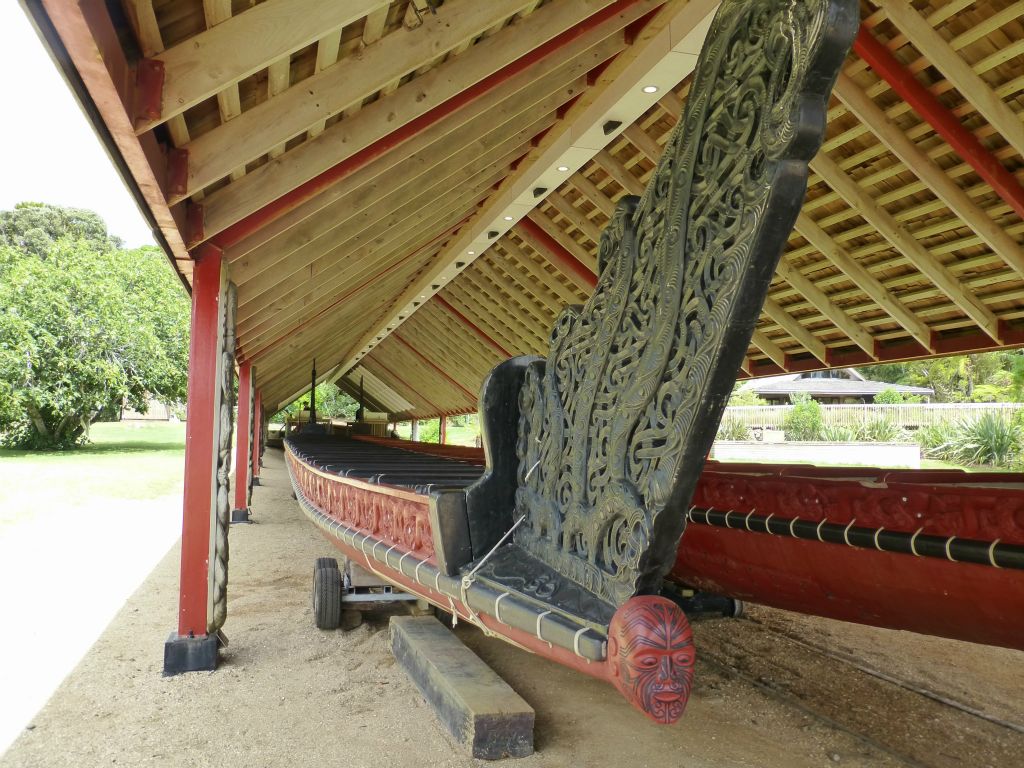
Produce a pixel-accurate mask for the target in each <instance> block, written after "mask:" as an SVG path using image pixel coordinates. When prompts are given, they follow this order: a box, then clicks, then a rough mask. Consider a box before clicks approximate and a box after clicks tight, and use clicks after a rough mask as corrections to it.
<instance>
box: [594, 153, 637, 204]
mask: <svg viewBox="0 0 1024 768" xmlns="http://www.w3.org/2000/svg"><path fill="white" fill-rule="evenodd" d="M594 161H595V162H596V163H597V164H598V165H600V166H601V167H602V168H603V169H604V170H605V172H606V173H607V174H608V175H609V176H611V177H612V178H613V179H614V180H615V183H616V184H618V185H619V186H620V187H622V188H623V189H624V190H626V194H628V195H637V196H638V197H639V196H640V195H642V194H643V193H644V185H643V182H641V181H640V179H638V178H637V177H636V176H634V175H633V174H632V173H630V172H629V170H628V169H627V168H626V166H624V165H623V164H622V163H620V162H619V161H618V160H617V159H615V157H614V156H613V155H612V153H611V152H609V151H608V150H607V149H602V150H601V151H600V152H598V153H597V154H596V155H594Z"/></svg>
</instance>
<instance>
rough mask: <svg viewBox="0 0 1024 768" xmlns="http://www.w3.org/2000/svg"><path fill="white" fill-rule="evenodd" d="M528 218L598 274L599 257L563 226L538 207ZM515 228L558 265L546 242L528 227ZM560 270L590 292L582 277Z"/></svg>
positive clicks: (532, 246) (522, 236) (542, 254)
mask: <svg viewBox="0 0 1024 768" xmlns="http://www.w3.org/2000/svg"><path fill="white" fill-rule="evenodd" d="M527 218H528V219H529V220H530V221H532V222H533V223H534V224H536V225H537V226H538V227H540V228H541V229H542V230H544V231H545V232H546V233H547V234H548V235H549V236H550V237H551V238H552V239H553V240H555V242H557V243H558V244H559V245H560V246H562V247H563V248H564V249H565V250H567V251H568V252H569V253H571V254H572V255H573V257H574V258H575V259H576V260H577V261H580V262H581V263H583V264H584V265H586V267H587V269H589V270H590V271H591V272H593V273H594V274H595V275H596V274H597V257H596V256H595V255H594V254H593V253H591V252H590V251H588V250H587V249H586V248H584V247H583V246H582V245H580V244H579V243H577V242H576V241H575V240H573V239H572V238H571V237H569V235H567V234H566V233H565V230H563V229H562V228H561V227H559V226H558V225H557V224H555V222H553V221H552V220H551V219H550V218H548V217H547V216H545V215H544V214H543V213H541V212H540V211H539V210H537V209H536V208H535V209H534V210H532V211H530V213H529V214H528V215H527ZM514 229H515V231H516V236H517V237H518V238H519V239H520V240H522V241H523V242H524V243H526V244H527V245H529V246H530V247H531V248H533V250H535V251H536V252H537V253H539V254H540V255H541V256H543V257H545V258H546V259H548V261H550V262H551V263H552V264H555V265H556V266H558V262H557V260H556V259H553V258H551V256H550V254H549V253H548V250H547V248H546V247H545V246H544V244H543V243H541V242H540V241H539V240H538V239H537V238H535V237H534V236H533V235H532V234H531V233H530V231H529V230H528V229H527V228H525V227H521V226H516V227H514ZM559 271H560V272H562V274H564V275H565V276H566V277H568V278H569V279H570V280H572V281H573V282H574V283H576V285H578V286H579V287H580V288H582V289H584V290H586V291H587V293H588V294H589V293H590V285H588V284H586V283H585V282H583V281H582V280H581V279H580V277H579V276H577V275H576V274H575V273H572V272H571V270H563V269H561V268H560V269H559Z"/></svg>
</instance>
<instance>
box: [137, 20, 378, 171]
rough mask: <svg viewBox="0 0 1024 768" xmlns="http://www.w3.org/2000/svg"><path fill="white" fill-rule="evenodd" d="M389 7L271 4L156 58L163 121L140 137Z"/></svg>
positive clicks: (145, 123) (143, 125) (141, 129)
mask: <svg viewBox="0 0 1024 768" xmlns="http://www.w3.org/2000/svg"><path fill="white" fill-rule="evenodd" d="M389 2H390V0H346V2H344V3H324V2H322V1H321V0H266V2H264V3H261V4H260V5H257V6H255V7H254V8H250V9H249V10H247V11H245V12H244V13H240V14H238V15H237V16H232V17H231V18H230V19H228V20H225V21H224V22H223V23H220V24H217V25H216V26H213V27H211V28H210V29H207V30H206V31H205V32H200V33H199V34H198V35H195V36H194V37H190V38H189V39H188V40H185V41H184V42H181V43H179V44H178V45H175V46H174V47H172V48H168V49H167V50H166V51H163V52H162V53H160V54H158V55H157V56H155V57H154V58H155V59H156V60H157V61H160V62H163V65H164V93H163V109H162V111H161V114H160V117H159V118H157V119H155V120H142V121H140V122H139V124H138V126H137V131H138V133H145V132H146V131H150V130H152V129H153V128H155V127H156V126H158V125H160V124H161V123H164V122H166V121H167V120H169V119H170V118H172V117H174V116H175V115H180V114H181V113H182V112H184V111H185V110H187V109H189V108H191V107H194V106H195V105H196V104H198V103H199V102H201V101H203V100H205V99H208V98H210V97H211V96H213V95H214V94H216V93H218V92H219V91H222V90H224V89H225V88H227V87H229V86H231V85H233V84H235V83H237V82H238V81H239V80H242V79H244V78H246V77H248V76H249V75H251V74H254V73H256V72H259V71H260V70H261V69H263V68H264V67H266V66H267V65H268V64H270V63H271V62H272V61H276V60H277V59H279V58H281V57H282V56H287V55H288V54H290V53H292V52H294V51H297V50H299V49H300V48H304V47H305V46H307V45H309V44H310V43H313V42H315V41H316V40H317V39H318V38H321V37H323V36H324V34H325V33H327V32H329V31H331V30H332V29H338V28H339V27H343V26H345V25H346V24H351V23H352V22H354V21H358V20H359V19H361V18H362V17H363V16H365V15H366V14H368V13H371V12H372V11H375V10H378V9H379V8H382V7H386V6H387V5H388V3H389ZM237 165H238V163H235V165H234V166H232V167H235V166H237Z"/></svg>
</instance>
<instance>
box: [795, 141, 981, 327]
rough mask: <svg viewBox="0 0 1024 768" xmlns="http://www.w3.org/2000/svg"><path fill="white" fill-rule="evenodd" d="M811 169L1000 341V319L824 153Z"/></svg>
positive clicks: (815, 159) (817, 158)
mask: <svg viewBox="0 0 1024 768" xmlns="http://www.w3.org/2000/svg"><path fill="white" fill-rule="evenodd" d="M811 168H812V169H813V170H814V172H815V173H817V174H818V175H819V176H820V177H821V178H822V179H823V180H824V181H825V183H826V184H828V185H829V186H830V187H832V189H834V190H835V191H836V192H838V193H839V195H840V196H841V197H842V198H843V199H844V200H846V202H847V203H848V204H849V205H850V206H852V207H853V209H854V210H855V211H857V213H858V214H859V215H860V216H861V217H862V218H863V219H864V220H865V221H866V222H868V223H869V224H870V225H871V226H873V227H874V228H875V229H876V230H877V231H878V233H879V234H880V235H881V236H882V237H884V238H885V239H886V240H888V241H889V243H891V244H892V246H893V247H894V248H895V249H896V250H898V251H899V252H900V253H902V254H903V256H904V257H905V258H906V259H907V261H909V262H910V263H911V264H912V265H913V266H914V268H915V269H917V270H918V271H919V272H920V273H921V274H923V275H925V276H926V277H928V278H929V279H930V280H931V281H932V282H933V283H935V287H936V288H938V289H939V290H941V291H942V292H943V293H944V294H945V295H946V296H947V298H949V300H950V301H952V302H953V303H954V304H955V305H956V306H957V307H958V308H959V309H960V311H962V312H963V313H964V314H965V315H967V316H968V317H969V318H971V319H972V320H974V322H976V323H977V324H978V327H980V328H981V329H982V330H983V331H984V332H985V333H987V334H988V335H989V336H991V337H992V338H993V339H995V340H996V341H1000V334H1001V331H1000V327H999V320H998V318H996V316H995V314H994V313H993V312H992V310H990V309H989V308H988V307H986V306H985V305H984V304H983V303H982V301H981V300H980V299H979V298H978V297H977V296H975V295H974V294H973V293H972V292H971V291H970V290H969V289H968V288H967V287H966V286H965V285H963V284H962V283H961V282H960V281H959V280H958V279H957V278H956V276H955V275H953V274H952V273H951V272H950V271H949V270H948V269H947V268H946V267H945V266H944V265H943V264H942V263H941V262H940V261H938V260H937V259H935V258H933V257H932V255H931V254H930V253H928V251H927V250H926V249H925V247H924V246H923V245H921V243H919V242H918V241H917V240H916V239H915V238H914V236H913V235H912V234H911V233H910V232H909V231H908V230H907V229H906V227H903V226H901V225H900V224H899V223H898V222H897V221H896V219H894V218H893V216H892V214H890V213H889V212H888V211H886V210H885V209H884V208H883V207H882V206H880V205H879V204H878V203H876V202H875V201H874V200H873V199H872V198H871V196H870V195H869V194H868V193H867V192H866V191H865V190H864V189H863V188H862V187H861V186H860V185H858V184H857V183H856V182H855V181H854V180H853V179H851V178H850V177H849V176H847V175H846V173H844V172H843V171H842V170H841V169H840V168H839V166H838V165H837V164H836V162H835V161H834V160H833V159H832V158H830V157H829V156H828V155H826V154H824V153H819V154H818V155H817V157H815V158H814V159H813V160H812V161H811Z"/></svg>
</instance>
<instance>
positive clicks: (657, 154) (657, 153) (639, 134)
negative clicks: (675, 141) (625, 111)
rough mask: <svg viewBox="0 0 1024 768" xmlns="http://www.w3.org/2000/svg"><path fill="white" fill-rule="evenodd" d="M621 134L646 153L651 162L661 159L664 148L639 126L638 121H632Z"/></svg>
mask: <svg viewBox="0 0 1024 768" xmlns="http://www.w3.org/2000/svg"><path fill="white" fill-rule="evenodd" d="M622 135H623V136H625V137H626V138H627V139H629V141H630V143H631V144H632V145H633V146H634V147H636V148H637V149H639V150H640V151H641V152H643V153H644V155H646V157H647V159H648V160H650V161H651V162H652V163H657V162H658V161H659V160H661V156H662V155H663V154H664V152H665V149H664V147H662V146H661V145H660V144H659V143H658V142H657V141H655V140H654V138H653V137H652V136H651V135H650V134H649V133H647V131H645V130H644V129H643V128H641V127H640V124H639V123H633V124H632V125H631V126H629V127H628V128H627V129H626V130H625V131H623V132H622Z"/></svg>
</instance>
